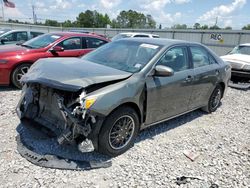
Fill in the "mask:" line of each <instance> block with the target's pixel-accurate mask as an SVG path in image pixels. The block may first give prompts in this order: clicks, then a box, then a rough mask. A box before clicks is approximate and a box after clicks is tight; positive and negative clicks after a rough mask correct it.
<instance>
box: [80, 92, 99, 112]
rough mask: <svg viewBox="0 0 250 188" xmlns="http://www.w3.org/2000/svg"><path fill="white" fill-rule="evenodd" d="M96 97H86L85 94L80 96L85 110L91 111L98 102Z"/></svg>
mask: <svg viewBox="0 0 250 188" xmlns="http://www.w3.org/2000/svg"><path fill="white" fill-rule="evenodd" d="M96 99H97V97H96V96H86V93H85V92H82V93H81V95H80V104H81V106H82V107H83V108H84V109H89V108H90V107H91V106H92V105H93V104H94V103H95V101H96Z"/></svg>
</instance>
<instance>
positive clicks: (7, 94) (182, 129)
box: [0, 87, 250, 188]
mask: <svg viewBox="0 0 250 188" xmlns="http://www.w3.org/2000/svg"><path fill="white" fill-rule="evenodd" d="M19 96H20V91H18V90H14V89H12V88H3V87H2V88H0V138H1V140H0V165H1V166H0V182H1V183H0V187H202V188H206V187H207V188H209V187H210V186H211V184H212V183H215V184H217V185H219V187H249V186H250V90H248V91H240V90H235V89H229V90H228V92H227V94H226V96H225V98H224V99H223V101H222V106H221V107H220V108H219V109H218V110H217V111H216V112H215V113H213V114H206V113H203V112H201V111H199V110H198V111H195V112H192V113H189V114H187V115H184V116H182V117H179V118H176V119H174V120H170V121H168V122H165V123H162V124H159V125H156V126H154V127H152V128H149V129H147V130H144V131H143V132H142V133H141V134H140V136H139V138H138V139H137V142H136V144H135V146H134V147H133V148H132V149H130V150H129V151H128V152H126V153H125V154H123V155H121V156H119V157H116V158H114V159H112V162H113V165H112V167H109V168H106V169H95V170H90V171H70V170H55V169H47V168H42V167H38V166H35V165H33V164H31V163H30V162H28V161H27V160H26V159H24V158H22V157H21V156H20V155H19V153H18V152H17V151H16V141H15V136H16V134H17V133H16V130H15V129H16V127H17V125H18V123H19V121H18V118H17V116H16V114H15V106H16V104H17V101H18V99H19ZM184 150H191V151H193V152H196V153H199V157H198V158H197V159H196V160H195V161H194V162H192V161H191V160H190V159H188V158H187V157H186V156H185V155H184V154H183V151H184ZM180 176H188V177H189V176H190V177H196V178H199V179H188V182H186V184H185V185H181V186H178V185H177V184H176V178H177V177H180Z"/></svg>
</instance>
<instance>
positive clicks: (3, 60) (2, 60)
mask: <svg viewBox="0 0 250 188" xmlns="http://www.w3.org/2000/svg"><path fill="white" fill-rule="evenodd" d="M7 62H8V60H6V59H0V64H6V63H7Z"/></svg>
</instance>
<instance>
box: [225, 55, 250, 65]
mask: <svg viewBox="0 0 250 188" xmlns="http://www.w3.org/2000/svg"><path fill="white" fill-rule="evenodd" d="M221 58H222V59H223V60H224V61H227V62H233V63H240V64H250V55H244V54H229V55H225V56H221Z"/></svg>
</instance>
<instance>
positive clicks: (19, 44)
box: [16, 41, 25, 46]
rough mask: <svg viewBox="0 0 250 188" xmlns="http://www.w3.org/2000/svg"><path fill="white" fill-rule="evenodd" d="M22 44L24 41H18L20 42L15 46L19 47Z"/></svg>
mask: <svg viewBox="0 0 250 188" xmlns="http://www.w3.org/2000/svg"><path fill="white" fill-rule="evenodd" d="M24 42H25V41H20V42H18V43H16V45H17V46H20V45H22V44H23V43H24Z"/></svg>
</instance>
